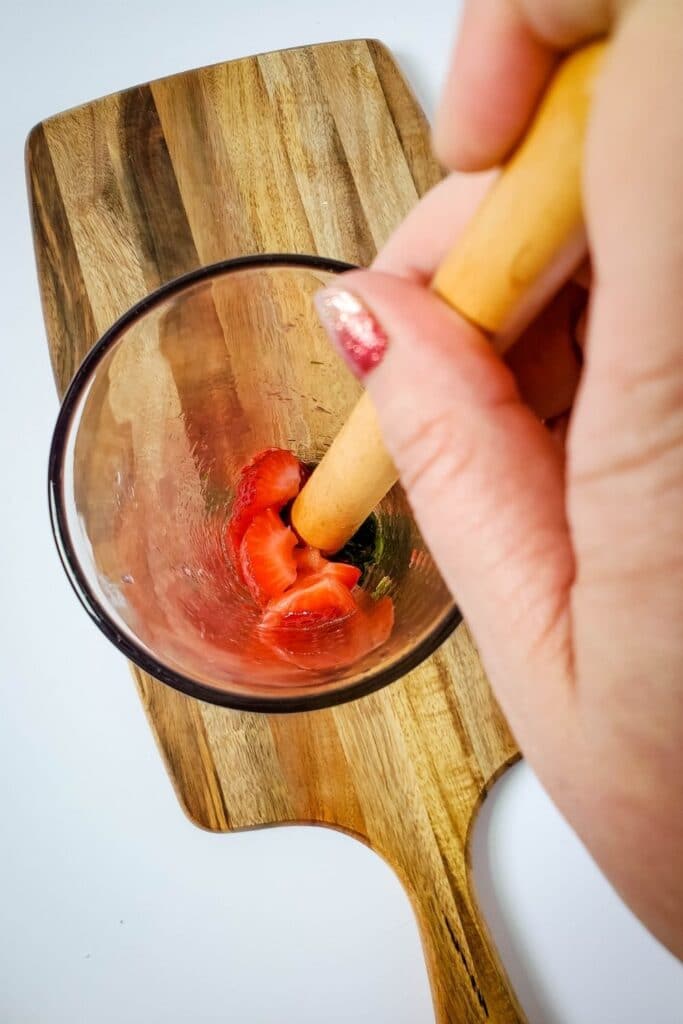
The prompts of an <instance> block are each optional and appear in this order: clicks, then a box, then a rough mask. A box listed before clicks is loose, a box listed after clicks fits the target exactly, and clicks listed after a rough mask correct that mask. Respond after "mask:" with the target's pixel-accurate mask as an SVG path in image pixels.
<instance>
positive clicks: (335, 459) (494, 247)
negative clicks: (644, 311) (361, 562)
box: [292, 42, 605, 552]
mask: <svg viewBox="0 0 683 1024" xmlns="http://www.w3.org/2000/svg"><path fill="white" fill-rule="evenodd" d="M604 49H605V43H603V42H596V43H592V44H590V45H589V46H586V47H584V48H583V49H581V50H577V51H576V52H575V53H573V54H571V56H569V57H567V58H566V59H565V60H564V61H563V62H562V63H561V64H560V66H559V69H558V71H557V72H556V74H555V76H554V78H553V80H552V82H551V84H550V86H549V87H548V89H547V91H546V93H545V95H544V97H543V100H542V101H541V103H540V106H539V108H538V111H537V113H536V116H535V117H534V119H533V122H532V124H531V127H530V129H529V131H528V133H527V135H526V136H525V138H524V139H523V141H522V143H521V144H520V146H519V147H518V149H517V150H516V151H515V153H514V154H513V156H512V157H511V158H510V160H509V161H508V163H507V164H506V166H505V168H504V169H503V171H502V173H501V175H500V177H499V178H498V180H497V181H496V182H495V184H494V185H493V187H492V188H491V190H490V192H489V193H488V195H487V196H486V198H485V199H484V201H483V203H482V205H481V206H480V208H479V210H478V211H477V213H476V214H475V215H474V217H473V218H472V220H471V221H470V223H469V224H468V225H467V227H466V228H465V230H464V231H463V233H462V234H461V236H460V237H459V238H458V241H457V242H456V244H455V245H454V247H453V249H452V250H451V251H450V252H449V253H448V255H447V256H446V258H445V259H444V260H443V262H442V264H441V266H440V267H439V268H438V270H437V272H436V274H435V275H434V279H433V281H432V288H433V289H434V291H435V292H436V293H437V295H439V296H440V297H441V298H442V299H444V300H445V301H446V302H447V303H448V304H449V305H450V306H452V307H453V308H454V309H455V310H457V312H459V313H460V314H461V315H462V316H464V317H465V318H466V319H467V320H469V321H470V322H472V323H475V324H477V325H478V326H479V327H481V328H482V329H483V330H484V331H486V332H487V333H488V334H489V335H490V336H491V338H492V341H493V344H494V346H495V348H496V349H497V350H498V351H499V352H504V351H505V350H506V349H507V348H508V347H509V346H510V344H511V343H512V342H513V341H514V340H515V339H516V338H517V337H518V336H519V334H520V332H521V331H522V330H523V329H524V327H525V326H526V325H527V324H528V323H529V322H530V321H531V320H532V319H533V317H534V316H535V315H536V313H538V311H539V310H540V309H541V308H542V307H543V306H544V305H545V303H546V302H547V301H548V299H549V298H550V297H551V296H552V295H553V294H554V293H555V292H556V291H557V290H558V288H559V287H560V285H561V284H562V283H563V282H564V281H565V280H566V279H567V278H568V277H569V276H570V274H571V273H572V271H573V270H574V269H575V268H576V267H577V265H578V263H579V262H580V260H581V258H582V256H583V254H584V252H585V235H584V229H583V219H582V202H581V163H582V155H583V142H584V136H585V131H586V124H587V121H588V111H589V107H590V99H591V95H592V91H593V85H594V82H595V78H596V75H597V72H598V69H599V67H600V62H601V59H602V56H603V53H604ZM397 476H398V474H397V472H396V469H395V467H394V465H393V462H392V459H391V457H390V455H389V453H388V452H387V450H386V448H385V446H384V442H383V440H382V436H381V433H380V430H379V426H378V423H377V416H376V414H375V410H374V407H373V405H372V402H371V401H370V399H369V398H368V396H367V395H364V396H363V397H362V398H361V399H360V400H359V402H358V405H357V406H356V407H355V409H354V410H353V412H352V413H351V416H350V417H349V419H348V421H347V422H346V424H345V425H344V427H343V428H342V431H341V432H340V434H339V436H338V437H337V438H336V439H335V441H334V442H333V443H332V445H331V446H330V448H329V449H328V451H327V452H326V454H325V456H324V458H323V460H322V461H321V463H320V465H319V466H318V467H317V469H316V470H315V472H314V473H313V474H312V476H311V478H310V480H309V481H308V483H307V484H306V486H305V487H304V488H303V490H302V492H301V494H300V495H299V497H298V498H297V500H296V501H295V503H294V507H293V509H292V522H293V523H294V526H295V527H296V530H297V532H298V533H299V534H300V536H301V537H303V539H304V540H306V541H308V543H309V544H313V545H314V546H315V547H319V548H321V549H322V550H323V551H328V552H332V551H337V550H338V549H339V548H340V547H342V546H343V545H344V544H345V543H346V541H347V540H348V539H349V537H351V536H352V535H353V534H354V533H355V532H356V530H357V529H358V527H359V526H360V525H361V523H362V522H364V520H365V519H366V518H367V517H368V515H369V514H370V513H371V512H372V510H373V509H374V508H375V507H376V505H377V504H378V502H379V501H380V500H381V498H382V497H383V496H384V495H385V494H386V492H387V491H388V490H389V488H390V487H391V486H392V485H393V484H394V483H395V482H396V479H397Z"/></svg>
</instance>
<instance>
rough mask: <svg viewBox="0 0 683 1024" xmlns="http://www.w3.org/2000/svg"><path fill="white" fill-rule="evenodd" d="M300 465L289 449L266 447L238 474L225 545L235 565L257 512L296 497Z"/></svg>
mask: <svg viewBox="0 0 683 1024" xmlns="http://www.w3.org/2000/svg"><path fill="white" fill-rule="evenodd" d="M303 474H304V467H303V466H302V465H301V463H300V462H299V460H298V459H297V458H296V457H295V456H294V455H292V453H291V452H288V451H285V450H284V449H283V448H267V449H266V450H265V451H263V452H260V453H259V454H258V455H256V456H255V457H254V458H253V459H252V461H251V462H250V463H249V465H248V466H245V467H244V469H243V470H242V472H241V473H240V476H239V480H238V481H237V489H236V491H235V501H234V503H233V508H232V516H231V518H230V523H229V524H228V546H229V549H230V554H231V556H232V560H233V562H234V564H235V566H237V567H239V551H240V546H241V543H242V538H243V537H244V534H245V533H246V530H247V527H248V526H249V524H250V522H251V521H252V519H253V518H254V516H256V515H258V513H259V512H264V511H265V510H266V509H267V508H273V509H276V510H279V509H281V508H282V507H283V506H284V505H286V504H287V502H289V501H291V500H292V499H293V498H296V496H297V494H298V493H299V490H300V488H301V483H302V479H303Z"/></svg>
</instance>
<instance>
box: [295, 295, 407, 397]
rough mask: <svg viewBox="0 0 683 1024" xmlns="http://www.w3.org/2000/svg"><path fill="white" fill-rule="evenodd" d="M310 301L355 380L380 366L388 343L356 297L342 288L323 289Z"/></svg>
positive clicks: (369, 313) (384, 335)
mask: <svg viewBox="0 0 683 1024" xmlns="http://www.w3.org/2000/svg"><path fill="white" fill-rule="evenodd" d="M313 301H314V302H315V308H316V309H317V311H318V315H319V317H320V322H321V323H322V325H323V327H324V328H325V330H326V331H327V333H328V334H329V336H330V340H331V341H332V344H333V345H334V347H335V348H336V349H337V351H338V352H339V354H340V355H341V356H342V358H343V359H344V360H345V362H346V364H347V365H348V367H349V369H350V370H351V372H352V373H354V374H355V375H356V377H364V376H365V375H366V374H367V373H369V372H370V370H373V369H374V368H375V367H376V366H377V365H378V364H379V363H381V362H382V359H383V358H384V353H385V352H386V349H387V345H388V344H389V339H388V338H387V336H386V334H385V332H384V330H383V329H382V327H381V326H380V324H379V323H378V321H377V320H376V319H375V317H374V315H373V314H372V313H371V312H370V310H369V309H366V307H365V306H364V305H363V304H362V302H360V300H359V299H357V298H356V296H355V295H352V294H351V292H347V291H344V290H343V289H342V288H324V289H323V290H322V291H320V292H318V293H317V295H315V296H314V300H313Z"/></svg>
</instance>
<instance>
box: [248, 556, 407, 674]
mask: <svg viewBox="0 0 683 1024" xmlns="http://www.w3.org/2000/svg"><path fill="white" fill-rule="evenodd" d="M330 565H335V563H330ZM356 593H357V596H360V595H361V594H362V591H357V592H356ZM393 616H394V613H393V603H392V601H391V599H390V598H383V599H382V600H381V601H379V602H377V603H375V602H373V601H372V599H371V598H369V597H368V598H366V599H361V606H359V604H357V602H356V599H355V598H354V596H352V595H351V594H350V593H349V591H348V589H347V588H346V587H345V586H344V585H343V584H342V583H340V582H339V580H338V579H337V578H335V576H333V575H331V574H329V573H327V572H326V571H323V572H320V573H318V574H316V575H315V576H310V577H308V578H304V580H302V581H301V583H297V585H296V586H295V587H292V589H291V590H289V591H288V592H287V593H286V594H284V595H283V596H282V597H281V598H280V599H279V600H278V601H274V602H271V604H270V605H269V606H268V608H267V609H266V611H265V613H264V616H263V619H262V621H261V625H260V627H259V633H260V635H261V638H262V640H264V641H265V643H267V644H268V646H270V647H272V648H273V649H274V650H276V651H277V652H278V653H279V654H280V656H281V657H283V658H284V659H285V660H286V661H289V662H292V663H293V664H294V665H297V666H299V668H305V669H320V670H325V669H338V668H343V667H344V666H346V665H350V664H352V663H353V662H354V661H358V660H359V659H360V658H362V657H364V656H365V655H366V654H368V653H369V652H370V651H372V650H374V649H375V647H379V645H380V644H382V643H384V642H385V640H387V638H388V636H389V634H390V632H391V628H392V625H393Z"/></svg>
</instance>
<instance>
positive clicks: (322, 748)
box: [27, 40, 522, 1024]
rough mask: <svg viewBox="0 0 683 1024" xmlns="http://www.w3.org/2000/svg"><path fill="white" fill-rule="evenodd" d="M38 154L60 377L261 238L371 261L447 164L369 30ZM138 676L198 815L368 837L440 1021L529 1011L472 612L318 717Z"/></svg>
mask: <svg viewBox="0 0 683 1024" xmlns="http://www.w3.org/2000/svg"><path fill="white" fill-rule="evenodd" d="M27 166H28V179H29V191H30V197H31V205H32V216H33V227H34V238H35V247H36V253H37V262H38V272H39V278H40V287H41V294H42V300H43V307H44V313H45V320H46V324H47V331H48V338H49V345H50V353H51V357H52V363H53V367H54V372H55V377H56V381H57V385H58V388H59V390H60V392H63V391H64V389H65V387H66V386H67V384H68V382H69V380H70V378H71V376H72V374H73V372H74V370H75V369H76V367H77V365H78V363H79V361H80V359H81V358H82V357H83V355H84V354H85V353H86V352H87V350H88V348H89V347H90V346H91V345H92V343H93V342H94V341H95V340H96V338H97V336H98V335H99V334H100V333H102V332H103V331H104V330H105V329H106V328H107V327H108V326H109V325H110V324H111V323H112V321H113V320H114V319H115V318H116V317H117V316H118V315H119V314H120V313H122V312H123V311H124V310H125V309H127V308H128V307H129V306H130V305H131V304H133V303H134V302H135V301H136V300H137V299H139V298H140V297H141V296H143V295H144V294H146V293H147V292H149V291H150V290H151V289H153V288H155V287H156V286H157V285H159V284H161V283H162V282H164V281H167V280H168V279H169V278H171V277H173V276H175V275H177V274H179V273H181V272H184V271H187V270H190V269H191V268H193V267H196V266H198V265H200V264H206V263H210V262H213V261H215V260H219V259H222V258H225V257H228V256H235V255H240V254H244V253H248V252H255V251H262V252H267V251H271V252H272V251H281V252H286V251H291V252H319V253H321V254H324V255H326V256H331V257H337V258H339V259H345V260H349V261H350V262H357V263H361V264H364V263H367V262H369V261H370V260H371V258H372V256H373V254H374V252H375V250H376V248H377V247H378V246H380V245H381V244H382V243H383V242H384V241H385V239H386V238H387V236H388V234H389V232H390V231H391V229H392V228H393V227H394V226H395V225H396V224H397V223H398V222H399V221H400V220H401V218H402V217H403V216H404V215H405V214H406V213H407V212H408V210H409V209H410V208H411V207H412V206H413V205H414V203H415V201H416V199H417V197H418V196H419V195H421V194H422V193H423V192H424V191H425V190H426V189H427V188H429V187H430V186H431V185H432V184H434V183H435V182H436V181H437V180H438V178H439V176H440V175H439V170H438V167H437V166H436V164H435V162H434V160H433V159H432V157H431V156H430V155H429V146H428V131H427V127H426V124H425V121H424V117H423V115H422V112H421V111H420V110H419V108H418V106H417V105H416V103H415V100H414V99H413V98H412V96H411V94H410V93H409V91H408V89H407V88H406V85H405V83H404V81H403V80H402V78H401V76H400V74H399V73H398V71H397V69H396V67H395V64H394V62H393V60H392V58H391V56H390V55H389V53H388V52H387V51H386V49H385V48H383V47H382V46H381V45H380V44H379V43H376V42H366V41H362V40H359V41H352V42H347V43H335V44H325V45H321V46H318V47H306V48H302V49H295V50H289V51H283V52H277V53H272V54H266V55H262V56H259V57H256V58H248V59H245V60H241V61H233V62H231V63H228V64H222V65H216V66H214V67H210V68H205V69H202V70H200V71H193V72H188V73H185V74H181V75H177V76H174V77H172V78H168V79H164V80H161V81H158V82H154V83H152V84H151V85H143V86H140V87H138V88H134V89H131V90H129V91H127V92H125V93H120V94H118V95H115V96H110V97H107V98H105V99H102V100H99V101H97V102H95V103H91V104H88V105H86V106H83V107H80V108H78V109H76V110H73V111H69V112H67V113H65V114H61V115H58V116H57V117H54V118H52V119H50V120H48V121H45V122H43V123H42V124H40V125H38V126H37V127H36V128H35V129H34V130H33V132H32V133H31V135H30V138H29V141H28V146H27ZM95 672H96V667H95V666H93V674H94V675H95ZM133 674H134V676H135V678H136V682H137V685H138V688H139V691H140V695H141V697H142V700H143V702H144V705H145V708H146V711H147V714H148V717H149V721H150V724H151V726H152V728H153V730H154V733H155V735H156V737H157V740H158V743H159V747H160V750H161V752H162V754H163V757H164V759H165V761H166V764H167V766H168V770H169V773H170V775H171V778H172V780H173V783H174V786H175V788H176V791H177V794H178V798H179V800H180V802H181V804H182V806H183V807H184V808H185V810H186V812H187V814H188V815H189V816H190V818H191V819H192V820H193V821H195V822H196V823H197V824H198V825H200V826H202V827H203V828H207V829H211V830H215V831H232V830H236V829H243V828H254V827H258V826H262V825H270V824H275V823H281V822H312V823H318V824H325V825H330V826H333V827H336V828H341V829H343V830H344V831H346V832H348V833H350V834H352V835H355V836H357V837H358V838H359V839H361V840H362V841H364V842H367V843H368V844H369V845H370V846H371V847H372V848H373V849H374V850H376V851H377V852H378V853H379V854H380V855H381V856H383V857H384V858H385V859H386V860H387V861H388V862H389V863H390V864H391V865H392V866H393V868H394V869H395V870H396V872H397V874H398V875H399V877H400V878H401V880H402V882H403V884H404V886H405V888H406V890H407V892H408V893H409V895H410V897H411V900H412V902H413V906H414V908H415V912H416V915H417V918H418V922H419V926H420V930H421V935H422V939H423V943H424V948H425V954H426V958H427V963H428V968H429V974H430V980H431V984H432V991H433V996H434V1003H435V1008H436V1013H437V1018H438V1020H439V1022H441V1024H445V1022H449V1024H455V1022H458V1024H469V1022H476V1021H484V1020H490V1021H496V1022H511V1021H518V1020H521V1019H522V1017H521V1013H520V1010H519V1008H518V1006H517V1004H516V1000H515V998H514V995H513V993H512V992H511V990H510V988H509V985H508V983H507V981H506V980H505V978H504V975H503V974H502V972H501V969H500V967H499V965H498V963H497V958H496V955H495V951H494V950H493V948H492V945H491V943H490V940H489V938H488V936H487V933H486V929H485V926H484V925H483V923H482V921H481V919H480V917H479V913H478V910H477V907H476V904H475V901H474V898H473V895H472V893H471V891H470V885H469V866H468V852H467V851H468V839H469V834H470V829H471V826H472V821H473V818H474V816H475V814H476V811H477V808H478V806H479V804H480V803H481V800H482V798H483V797H484V796H485V794H486V792H487V790H488V788H489V787H490V786H491V784H492V782H493V781H494V780H495V778H496V777H497V776H498V775H499V774H500V772H501V771H502V770H503V769H504V767H505V766H506V765H508V764H509V763H511V762H512V761H513V760H514V759H515V758H516V756H517V752H516V748H515V745H514V742H513V739H512V737H511V736H510V733H509V731H508V729H507V727H506V724H505V722H504V720H503V718H502V716H501V714H500V711H499V709H498V707H497V705H496V703H495V701H494V699H493V697H492V695H491V693H490V690H489V687H488V684H487V682H486V679H485V677H484V675H483V672H482V669H481V667H480V664H479V661H478V658H477V655H476V652H475V650H474V647H473V645H472V641H471V639H470V637H469V634H468V632H467V630H466V629H465V627H464V626H461V627H460V628H459V629H458V630H457V632H456V634H455V635H454V636H453V637H452V639H451V640H450V641H448V642H447V643H446V644H445V645H444V646H443V647H442V648H441V649H440V650H439V652H438V653H437V654H436V655H435V656H433V657H432V658H431V659H430V660H429V661H428V662H426V663H424V664H423V665H422V666H421V667H420V668H418V669H417V670H415V671H414V672H412V673H411V674H410V675H409V676H407V677H406V678H404V679H403V680H401V681H400V682H398V683H395V684H393V685H392V686H389V687H387V688H385V689H384V690H383V691H381V692H380V693H377V694H374V695H372V696H369V697H365V698H363V699H362V700H359V701H355V702H352V703H350V704H346V705H343V706H341V707H338V708H334V709H331V710H325V711H316V712H311V713H307V714H296V715H288V716H259V715H255V714H245V713H238V712H233V711H229V710H225V709H221V708H218V707H214V706H211V705H208V704H202V703H199V702H197V701H194V700H191V699H189V698H187V697H184V696H182V695H181V694H179V693H177V692H175V691H173V690H171V689H168V688H167V687H164V686H162V685H161V684H160V683H158V682H157V681H155V680H154V679H152V678H151V677H149V676H147V675H144V674H143V673H141V672H139V671H138V670H137V669H135V668H133ZM93 685H96V679H95V678H94V679H93ZM349 984H353V979H352V978H351V979H349Z"/></svg>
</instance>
